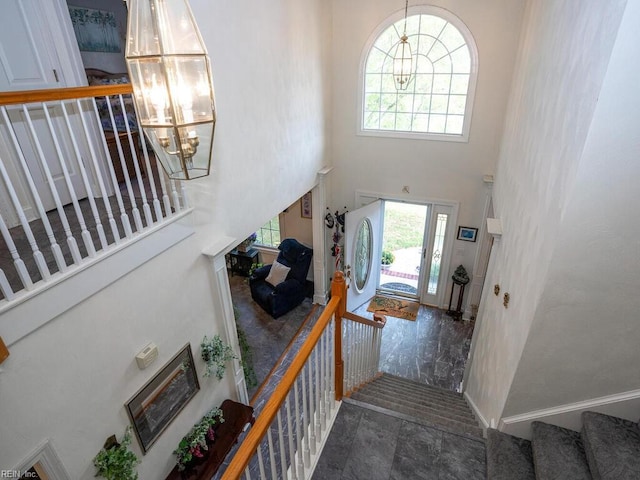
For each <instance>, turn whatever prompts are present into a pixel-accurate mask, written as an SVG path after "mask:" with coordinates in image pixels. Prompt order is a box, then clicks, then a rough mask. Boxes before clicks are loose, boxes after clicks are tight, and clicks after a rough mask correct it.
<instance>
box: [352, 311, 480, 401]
mask: <svg viewBox="0 0 640 480" xmlns="http://www.w3.org/2000/svg"><path fill="white" fill-rule="evenodd" d="M368 305H369V302H366V303H365V304H364V305H362V306H360V307H358V308H357V309H356V310H355V311H354V313H356V314H358V315H360V316H363V317H365V318H372V317H373V314H372V313H371V312H367V307H368ZM473 327H474V323H472V322H468V321H459V320H454V319H453V318H451V317H449V316H448V315H447V314H446V313H445V312H444V311H443V310H440V309H437V308H433V307H427V306H425V305H420V309H419V310H418V317H417V318H416V320H415V321H409V320H403V319H400V318H395V317H387V324H386V326H385V327H384V329H383V331H382V346H381V351H380V365H379V369H380V371H382V372H385V373H389V374H391V375H396V376H398V377H403V378H407V379H409V380H414V381H416V382H420V383H425V384H427V385H432V386H434V387H439V388H444V389H447V390H451V391H455V392H459V391H460V390H461V384H462V376H463V374H464V368H465V365H466V363H467V358H468V356H469V348H470V346H471V335H472V334H473Z"/></svg>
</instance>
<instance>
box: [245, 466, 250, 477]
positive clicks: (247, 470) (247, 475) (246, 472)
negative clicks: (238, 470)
mask: <svg viewBox="0 0 640 480" xmlns="http://www.w3.org/2000/svg"><path fill="white" fill-rule="evenodd" d="M244 478H246V479H247V480H251V473H250V472H249V467H248V466H247V468H245V469H244Z"/></svg>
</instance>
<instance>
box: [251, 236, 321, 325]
mask: <svg viewBox="0 0 640 480" xmlns="http://www.w3.org/2000/svg"><path fill="white" fill-rule="evenodd" d="M278 249H279V250H280V253H279V254H278V258H277V259H276V261H277V262H278V263H281V264H282V265H284V266H286V267H289V268H291V270H290V271H289V273H288V274H287V277H286V279H285V280H284V281H283V282H281V283H279V284H278V285H276V286H275V287H274V286H273V285H271V284H270V283H268V282H267V281H266V280H265V279H266V278H267V276H268V275H269V272H270V271H271V267H272V265H265V266H264V267H260V268H258V269H256V270H255V271H254V272H253V275H251V277H250V278H249V287H250V288H251V298H253V300H254V301H255V302H256V303H258V305H260V306H261V307H262V308H263V309H264V310H265V311H266V312H267V313H269V314H270V315H271V316H272V317H273V318H278V317H279V316H281V315H284V314H285V313H287V312H288V311H290V310H292V309H293V308H295V307H297V306H298V305H300V304H301V303H302V301H303V300H304V297H305V294H306V286H305V284H306V280H307V273H308V272H309V267H310V266H311V257H312V256H313V250H312V249H311V248H309V247H305V246H304V245H302V244H301V243H300V242H298V241H297V240H295V239H293V238H286V239H284V240H283V241H282V243H280V246H279V247H278Z"/></svg>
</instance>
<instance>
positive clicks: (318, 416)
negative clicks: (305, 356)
mask: <svg viewBox="0 0 640 480" xmlns="http://www.w3.org/2000/svg"><path fill="white" fill-rule="evenodd" d="M313 355H314V362H315V367H316V379H315V390H316V412H315V413H316V439H317V441H318V442H320V441H321V439H322V437H321V436H320V432H321V430H320V429H321V427H322V420H321V418H322V402H321V400H320V378H321V377H320V360H319V357H320V344H319V343H318V344H317V345H316V346H315V348H314V349H313Z"/></svg>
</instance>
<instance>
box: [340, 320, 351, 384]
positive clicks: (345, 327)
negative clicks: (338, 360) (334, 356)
mask: <svg viewBox="0 0 640 480" xmlns="http://www.w3.org/2000/svg"><path fill="white" fill-rule="evenodd" d="M350 324H351V322H350V321H349V320H344V321H343V322H342V360H343V362H344V368H343V381H342V391H343V392H344V393H345V394H347V393H349V359H350V358H351V347H350V345H349V325H350Z"/></svg>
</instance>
